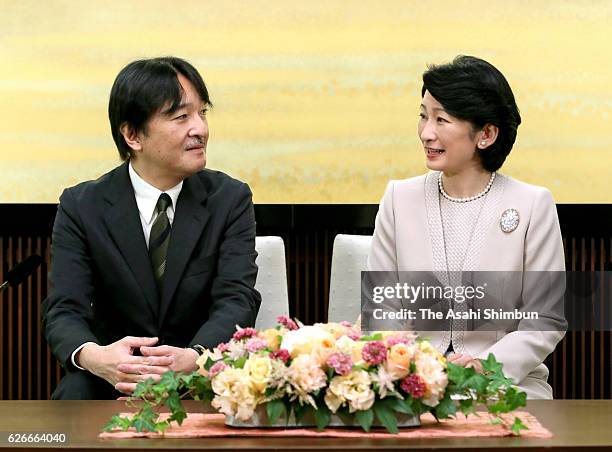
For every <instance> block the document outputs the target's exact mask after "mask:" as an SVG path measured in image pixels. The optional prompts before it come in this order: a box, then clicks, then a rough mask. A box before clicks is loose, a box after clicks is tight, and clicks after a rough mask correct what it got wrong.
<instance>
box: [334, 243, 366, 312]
mask: <svg viewBox="0 0 612 452" xmlns="http://www.w3.org/2000/svg"><path fill="white" fill-rule="evenodd" d="M371 243H372V236H371V235H347V234H338V235H337V236H336V238H335V239H334V249H333V252H332V264H331V280H330V284H329V304H328V309H327V321H328V322H341V321H343V320H347V321H349V322H351V323H352V322H355V321H356V320H357V318H358V317H359V314H360V313H361V272H362V271H365V270H366V265H367V261H368V253H369V252H370V245H371Z"/></svg>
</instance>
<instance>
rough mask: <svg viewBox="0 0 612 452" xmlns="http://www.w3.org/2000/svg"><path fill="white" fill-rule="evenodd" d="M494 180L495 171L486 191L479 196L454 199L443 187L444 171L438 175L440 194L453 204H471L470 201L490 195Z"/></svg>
mask: <svg viewBox="0 0 612 452" xmlns="http://www.w3.org/2000/svg"><path fill="white" fill-rule="evenodd" d="M494 180H495V171H493V172H492V173H491V177H490V178H489V183H488V184H487V186H486V187H485V188H484V190H483V191H481V192H480V193H478V194H476V195H474V196H468V197H467V198H454V197H452V196H451V195H449V194H448V193H446V192H445V191H444V186H443V185H442V171H440V174H439V175H438V188H439V189H440V193H441V194H442V196H444V197H445V198H446V199H448V200H449V201H452V202H470V201H475V200H477V199H478V198H482V197H483V196H484V195H486V194H487V193H489V190H491V186H492V185H493V181H494Z"/></svg>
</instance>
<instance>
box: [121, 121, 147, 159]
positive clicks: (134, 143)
mask: <svg viewBox="0 0 612 452" xmlns="http://www.w3.org/2000/svg"><path fill="white" fill-rule="evenodd" d="M119 131H120V132H121V135H123V139H124V140H125V142H126V143H127V145H128V146H129V147H130V148H131V149H132V150H133V151H136V152H138V151H141V150H142V144H141V143H140V136H139V134H138V132H137V131H136V129H134V127H132V126H131V125H130V124H128V123H127V122H124V123H123V124H121V127H119Z"/></svg>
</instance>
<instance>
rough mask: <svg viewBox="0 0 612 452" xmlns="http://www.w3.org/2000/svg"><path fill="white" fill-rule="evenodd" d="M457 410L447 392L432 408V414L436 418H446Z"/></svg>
mask: <svg viewBox="0 0 612 452" xmlns="http://www.w3.org/2000/svg"><path fill="white" fill-rule="evenodd" d="M456 412H457V406H456V405H455V403H454V402H453V401H452V400H451V398H450V396H449V394H447V395H446V396H445V397H444V398H443V399H442V400H441V401H440V403H439V404H438V405H437V406H436V407H435V409H434V415H435V416H436V418H438V419H446V418H449V417H451V416H453V415H454V414H455V413H456Z"/></svg>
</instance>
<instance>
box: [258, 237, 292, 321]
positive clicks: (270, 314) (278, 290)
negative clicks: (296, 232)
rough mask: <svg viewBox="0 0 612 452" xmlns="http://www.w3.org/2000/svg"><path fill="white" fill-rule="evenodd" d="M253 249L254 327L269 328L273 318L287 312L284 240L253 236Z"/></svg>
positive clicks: (287, 296)
mask: <svg viewBox="0 0 612 452" xmlns="http://www.w3.org/2000/svg"><path fill="white" fill-rule="evenodd" d="M255 249H256V250H257V259H256V260H255V263H256V264H257V266H258V267H259V271H258V272H257V281H256V282H255V289H257V290H258V291H259V293H260V294H261V306H260V307H259V314H257V320H256V321H255V328H257V329H266V328H273V327H274V326H276V317H278V316H279V315H286V316H288V315H289V294H288V291H287V267H286V266H285V243H284V242H283V239H282V238H281V237H277V236H267V237H256V238H255Z"/></svg>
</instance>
